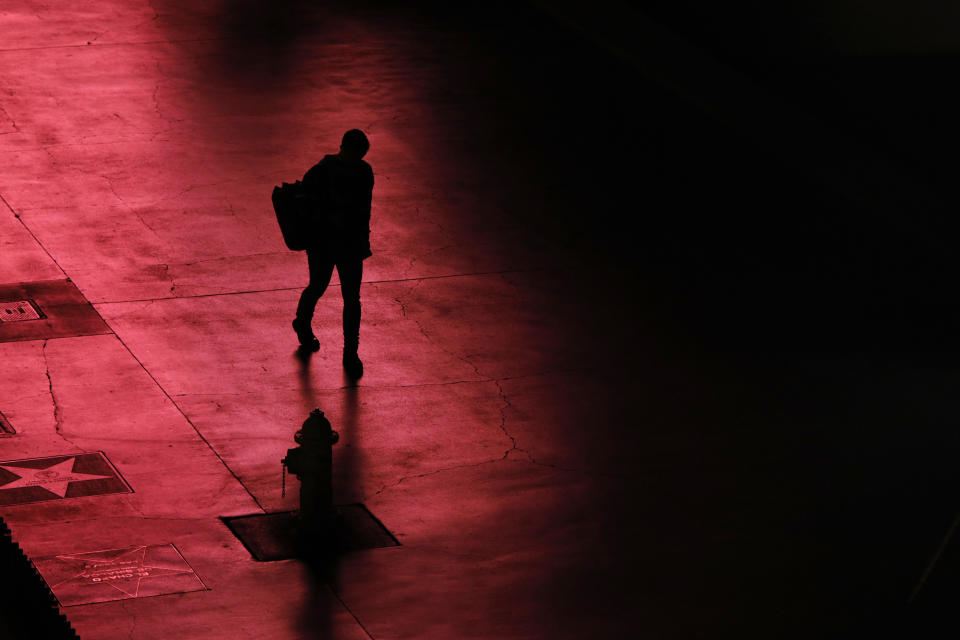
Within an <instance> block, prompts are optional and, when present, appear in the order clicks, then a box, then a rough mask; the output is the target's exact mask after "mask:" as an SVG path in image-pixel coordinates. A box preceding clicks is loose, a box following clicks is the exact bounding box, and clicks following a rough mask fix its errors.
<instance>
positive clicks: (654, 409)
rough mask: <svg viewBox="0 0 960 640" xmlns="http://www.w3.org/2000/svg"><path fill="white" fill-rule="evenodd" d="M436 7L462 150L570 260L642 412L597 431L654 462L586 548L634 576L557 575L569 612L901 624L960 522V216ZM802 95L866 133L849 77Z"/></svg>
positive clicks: (641, 82) (613, 627)
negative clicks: (841, 97) (837, 92)
mask: <svg viewBox="0 0 960 640" xmlns="http://www.w3.org/2000/svg"><path fill="white" fill-rule="evenodd" d="M419 6H421V7H422V8H423V16H424V17H423V19H424V20H426V21H428V22H429V21H431V20H432V21H434V24H435V25H436V28H437V29H441V30H444V31H445V33H447V34H450V33H457V34H458V35H459V36H461V40H460V42H459V47H460V51H461V52H462V55H461V56H459V57H456V58H451V59H450V60H449V62H448V67H447V69H446V71H445V73H446V74H447V75H446V76H445V77H444V78H443V81H444V90H445V91H447V92H453V93H455V94H462V95H463V96H472V97H473V99H468V98H466V97H465V98H464V100H463V102H464V103H465V104H469V105H473V106H472V107H468V108H467V113H465V114H460V115H461V116H462V117H461V118H459V120H461V121H468V122H470V123H471V127H472V131H471V133H472V136H471V137H470V139H469V141H465V142H463V143H462V147H461V146H459V144H458V143H457V142H454V143H452V145H451V147H450V148H446V149H443V150H439V151H438V153H441V154H449V156H450V158H451V159H453V158H456V159H458V160H457V162H464V163H467V162H469V163H472V164H471V165H470V167H471V169H473V170H475V171H478V172H481V173H482V174H483V175H484V176H485V177H487V178H489V180H490V181H491V182H494V183H496V184H497V185H498V186H499V188H501V189H502V193H498V194H497V196H496V197H502V198H503V199H504V201H505V204H504V209H505V210H507V211H510V212H511V214H512V215H515V216H516V218H515V224H517V225H523V226H524V227H525V228H527V229H528V230H529V234H530V237H531V238H533V237H536V238H538V239H540V238H546V239H548V240H549V242H551V243H552V245H553V246H555V247H556V248H557V251H558V252H562V253H564V255H565V256H568V257H567V258H565V259H566V268H567V269H568V271H569V273H564V276H568V278H569V279H568V288H567V295H569V296H570V297H575V298H576V299H577V300H579V301H581V309H582V313H581V314H580V315H579V316H578V319H577V320H576V322H573V321H571V322H570V324H569V326H568V327H567V328H568V329H569V331H570V336H571V338H570V341H571V342H574V341H581V340H583V339H584V338H585V337H586V339H587V340H590V341H591V344H592V345H593V346H594V348H595V350H596V351H597V352H598V353H600V354H602V361H603V362H604V365H605V367H604V368H605V371H604V373H607V374H610V375H611V376H612V378H613V379H612V380H611V386H612V387H613V388H615V389H616V392H617V394H619V395H620V396H621V397H622V398H623V399H624V400H623V401H622V403H615V402H611V403H609V404H608V405H607V408H606V409H605V410H604V411H603V412H602V413H601V414H600V415H596V416H592V417H591V420H590V422H589V424H591V425H596V426H593V427H592V428H595V429H597V430H598V437H603V438H608V439H609V440H608V441H609V442H615V443H616V448H617V455H620V456H624V457H633V459H635V460H636V461H637V463H636V465H637V467H636V470H635V471H633V472H630V473H628V474H626V475H616V474H612V473H611V474H610V475H605V474H596V475H593V476H592V477H591V479H590V480H589V482H590V483H591V487H592V488H593V490H594V491H595V496H596V500H597V504H602V505H603V509H600V508H599V507H597V511H602V514H600V515H598V514H597V512H593V515H594V517H595V518H596V519H595V520H594V521H592V522H588V523H586V524H585V525H584V526H585V527H586V528H587V530H588V533H587V534H585V536H584V538H583V540H582V542H583V544H584V546H585V547H589V548H597V549H603V550H604V554H603V555H604V557H616V558H618V559H619V561H620V564H619V566H617V567H609V566H607V567H596V568H594V569H587V568H583V567H579V568H577V570H576V571H574V572H567V573H564V572H562V571H560V570H557V571H556V572H555V573H549V572H547V573H549V580H550V587H549V589H548V593H549V594H550V597H551V598H553V599H554V600H553V601H554V602H555V603H556V605H557V606H556V607H555V609H556V610H564V609H566V608H568V607H570V606H571V603H573V602H575V601H576V598H577V596H578V595H579V596H581V597H583V598H585V599H589V601H590V602H591V603H592V604H595V605H596V606H597V607H598V608H599V609H598V610H599V611H606V613H607V616H603V615H599V614H598V617H599V618H601V619H603V620H606V623H604V624H607V625H608V628H605V629H604V631H605V632H607V633H609V634H614V635H615V634H616V633H624V632H625V631H626V630H628V629H629V630H632V631H633V632H636V629H637V628H636V627H632V626H631V623H632V622H635V623H638V624H642V625H643V628H644V629H645V630H652V631H655V632H659V633H665V632H667V631H669V633H670V635H667V636H666V637H697V636H698V635H704V636H707V635H710V634H713V633H716V630H717V629H723V630H724V633H729V634H730V635H731V636H732V635H736V634H738V633H739V634H740V637H781V638H807V637H814V636H819V635H823V634H827V635H835V636H837V637H854V636H858V635H860V634H868V633H881V632H883V631H884V630H886V629H889V628H890V626H891V625H895V624H899V623H900V622H901V621H902V619H903V617H904V616H906V615H907V613H908V612H907V610H906V603H907V599H908V597H909V595H910V593H911V591H912V590H913V589H914V587H915V585H916V584H917V581H918V580H919V579H920V577H921V574H922V572H923V570H924V567H925V566H927V563H928V562H929V560H930V558H931V557H932V555H933V554H934V553H935V551H936V549H937V545H938V544H939V542H940V540H941V539H942V538H943V535H944V533H945V531H946V530H947V528H948V527H949V526H950V523H951V521H952V519H953V517H954V515H955V514H954V511H955V506H954V505H955V499H954V495H955V488H956V487H955V485H956V482H955V479H954V475H955V474H954V471H953V469H954V465H955V462H954V461H955V459H956V457H957V454H958V453H960V440H958V437H957V435H956V429H955V428H954V427H953V426H952V422H953V415H954V413H955V411H954V407H953V405H954V395H955V394H954V393H953V391H952V386H953V385H952V377H953V374H952V368H953V367H952V365H951V364H950V362H949V357H950V354H951V353H952V351H953V349H954V348H955V347H956V342H955V341H956V338H955V332H954V331H953V325H954V324H955V323H956V320H957V319H958V318H957V305H956V302H955V301H954V300H953V299H952V297H951V296H950V293H949V292H950V291H951V287H950V282H952V279H953V276H954V273H955V265H954V255H953V251H952V248H951V247H950V243H949V242H945V239H948V238H951V237H953V235H952V231H951V230H952V228H953V225H954V224H955V222H954V221H953V220H952V219H941V218H938V217H937V215H938V214H937V212H936V211H933V210H913V209H912V208H911V207H910V202H909V198H905V199H904V202H903V203H899V204H900V205H902V206H901V207H900V209H898V210H897V213H898V215H899V216H900V217H892V216H889V215H886V214H884V215H880V214H879V213H878V212H877V211H875V210H873V209H872V208H871V207H869V206H866V205H864V204H863V203H862V202H859V201H856V200H854V199H851V197H849V196H848V195H844V194H843V193H841V190H840V189H831V188H830V187H829V186H825V184H824V181H823V180H820V179H818V178H817V176H818V173H819V171H820V167H819V165H818V162H817V158H816V157H804V158H793V157H791V153H792V150H791V149H790V148H784V147H783V146H782V144H781V143H782V140H779V139H776V138H773V139H769V138H767V139H758V138H757V136H755V135H754V134H753V133H752V132H750V131H742V130H734V129H732V128H730V127H728V126H725V125H723V124H721V123H719V122H717V121H716V120H714V119H712V118H711V117H709V116H707V115H705V114H704V113H702V112H700V111H698V110H697V109H695V108H693V107H691V106H690V105H688V104H686V103H684V102H683V101H681V100H680V99H679V98H677V97H676V96H674V95H672V94H671V93H670V92H668V91H666V90H664V89H663V88H661V87H659V86H656V85H654V84H652V83H651V82H650V81H648V80H647V79H646V78H645V77H644V76H643V75H642V74H640V72H639V71H638V70H637V69H636V68H634V67H632V66H631V65H630V64H629V63H627V62H625V61H624V60H621V59H620V58H617V57H614V56H612V55H611V54H609V53H608V52H607V51H606V50H604V49H603V48H602V47H601V46H599V45H597V44H594V43H593V42H591V41H589V40H588V39H586V38H584V37H583V36H581V35H579V34H577V33H575V32H573V31H572V30H570V29H568V28H566V27H563V26H561V25H559V24H557V23H555V22H553V21H551V19H550V18H549V17H547V16H545V15H544V14H541V13H538V12H537V11H535V10H532V9H529V8H517V7H515V6H511V7H510V8H509V9H508V8H506V7H505V6H504V5H498V4H496V3H494V4H487V5H485V6H484V8H483V9H482V10H480V9H477V10H475V11H474V12H469V11H467V10H461V11H460V12H459V13H456V14H454V13H452V12H451V10H447V11H444V10H437V11H436V12H432V13H431V9H433V8H434V7H435V5H433V4H420V5H419ZM744 15H746V17H747V18H751V19H752V18H755V17H756V16H752V14H749V12H748V13H746V14H744ZM751 25H756V23H755V22H754V23H751V22H747V23H746V24H744V25H742V28H744V29H750V28H751ZM795 27H796V29H797V30H798V31H797V33H798V34H801V35H802V31H803V29H804V27H803V25H802V24H798V25H795ZM730 37H731V39H734V38H735V34H731V36H730ZM750 46H751V47H753V49H752V50H751V49H747V50H746V51H741V53H742V54H743V55H745V56H748V57H751V59H752V60H756V61H758V62H761V61H763V60H764V51H763V49H762V48H761V46H760V45H759V44H757V43H751V44H750ZM731 59H732V58H731ZM770 66H771V67H772V66H773V65H770ZM883 70H884V67H882V66H880V67H878V69H877V72H876V76H877V80H876V81H875V82H876V84H877V85H879V84H880V80H879V78H880V77H881V76H882V75H883ZM836 73H837V77H841V76H840V72H839V71H837V72H836ZM786 84H789V82H787V83H786ZM848 92H849V94H850V95H851V96H852V95H854V94H856V90H855V89H852V88H851V89H848ZM799 93H805V98H806V99H807V100H812V99H817V100H819V101H820V102H821V103H822V104H823V105H825V106H824V109H825V113H826V114H827V115H829V116H831V117H832V118H836V119H835V120H832V121H829V122H828V123H827V125H826V126H828V127H830V126H834V124H836V123H841V122H842V119H840V118H839V114H840V112H841V109H840V107H839V105H838V104H836V103H832V100H833V95H832V93H831V89H829V88H828V87H826V86H825V85H817V86H806V87H804V89H803V90H802V91H799ZM904 102H905V103H906V102H907V99H904ZM796 104H799V105H801V106H802V105H803V104H804V103H803V102H802V101H799V100H798V101H796ZM881 119H882V118H881ZM783 126H784V128H785V129H784V138H786V137H788V136H787V133H788V132H787V130H786V128H787V127H789V126H790V125H789V122H785V123H784V124H783ZM837 126H840V128H842V125H840V124H838V125H837ZM828 131H829V128H828ZM861 137H862V138H863V139H864V141H866V142H868V143H876V140H872V134H867V135H866V136H861ZM450 138H451V139H453V140H457V135H456V132H455V131H451V132H450ZM827 138H828V140H829V135H828V136H827ZM822 153H823V154H824V156H826V155H829V154H831V153H837V150H836V149H833V148H829V147H828V148H824V149H822ZM892 155H894V156H896V155H897V154H895V153H894V154H892ZM463 158H468V160H463ZM934 164H936V163H934ZM907 175H909V176H911V177H912V176H913V175H914V173H912V172H911V171H910V170H909V169H907ZM842 179H843V178H842V177H839V178H838V180H840V181H841V182H842ZM841 186H842V185H841ZM940 195H943V194H942V193H941V194H940ZM904 221H906V222H904ZM491 224H493V222H491ZM556 401H557V402H558V403H561V404H563V405H564V406H565V407H569V408H570V409H571V410H574V409H575V407H576V406H578V404H580V403H582V402H583V400H582V399H579V398H575V397H559V394H558V397H557V399H556ZM600 434H602V435H600ZM594 506H596V505H594ZM545 579H548V578H545ZM581 588H582V590H580V589H581ZM583 591H590V594H589V595H587V594H584V593H583ZM598 593H603V594H606V595H607V596H609V597H606V598H602V597H597V598H593V597H592V596H593V595H596V594H598ZM628 601H629V602H632V603H639V604H635V606H636V607H637V608H639V609H640V611H642V612H644V613H645V614H646V618H643V620H642V621H641V620H640V618H642V617H643V616H642V615H641V616H636V615H634V614H633V613H631V609H630V608H629V606H630V605H628V604H627V602H628ZM604 607H607V608H608V609H605V608H604ZM632 610H636V609H632ZM592 620H594V621H595V620H596V619H595V618H594V619H592ZM571 624H575V623H571ZM585 624H586V622H585ZM568 631H569V629H568Z"/></svg>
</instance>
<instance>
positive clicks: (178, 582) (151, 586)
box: [33, 544, 207, 607]
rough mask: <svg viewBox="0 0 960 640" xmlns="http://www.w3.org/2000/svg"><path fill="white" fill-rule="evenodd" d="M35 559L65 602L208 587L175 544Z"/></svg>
mask: <svg viewBox="0 0 960 640" xmlns="http://www.w3.org/2000/svg"><path fill="white" fill-rule="evenodd" d="M33 564H34V566H35V567H36V568H37V570H38V571H39V572H40V575H42V576H43V579H44V580H46V582H47V584H48V585H49V586H50V589H51V590H52V591H53V594H54V595H55V596H57V600H59V601H60V604H61V605H63V606H64V607H72V606H74V605H78V604H91V603H94V602H109V601H111V600H127V599H130V598H146V597H149V596H159V595H164V594H167V593H186V592H188V591H204V590H206V588H207V587H206V585H204V584H203V581H201V580H200V578H199V576H197V574H196V573H194V571H193V568H192V567H191V566H190V565H189V564H188V563H187V561H186V560H185V559H184V557H183V556H182V555H181V554H180V551H178V550H177V548H176V547H174V546H173V545H172V544H163V545H149V546H147V545H143V546H139V547H126V548H124V549H108V550H106V551H93V552H90V553H71V554H64V555H58V556H48V557H44V558H36V559H34V560H33Z"/></svg>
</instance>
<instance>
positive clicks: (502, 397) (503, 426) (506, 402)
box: [491, 379, 536, 462]
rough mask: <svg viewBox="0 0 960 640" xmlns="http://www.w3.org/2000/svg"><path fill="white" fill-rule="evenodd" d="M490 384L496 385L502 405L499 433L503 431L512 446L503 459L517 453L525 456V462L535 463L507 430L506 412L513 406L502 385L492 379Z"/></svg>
mask: <svg viewBox="0 0 960 640" xmlns="http://www.w3.org/2000/svg"><path fill="white" fill-rule="evenodd" d="M491 382H493V383H494V384H495V385H497V391H498V393H499V395H500V400H501V401H502V404H501V405H500V431H503V435H505V436H507V437H508V438H510V442H511V443H512V446H511V447H510V448H509V449H507V450H506V451H505V452H504V453H503V459H504V460H506V459H507V458H508V457H509V456H510V454H511V453H513V452H514V451H517V452H519V453H522V454H524V455H525V456H527V461H529V462H536V460H534V458H533V456H532V455H530V452H529V451H527V450H526V449H522V448H520V446H519V445H518V444H517V439H516V438H515V437H514V436H513V434H511V433H510V432H509V431H508V430H507V410H508V409H510V408H512V407H513V405H512V404H511V403H510V399H509V398H507V394H506V392H505V391H504V390H503V385H502V384H500V382H501V381H500V380H496V379H492V380H491Z"/></svg>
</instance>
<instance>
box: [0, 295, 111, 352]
mask: <svg viewBox="0 0 960 640" xmlns="http://www.w3.org/2000/svg"><path fill="white" fill-rule="evenodd" d="M24 303H29V304H30V305H31V306H32V309H33V310H34V311H35V312H36V317H33V313H32V312H31V311H30V310H29V309H27V308H26V307H25V306H24ZM21 310H22V312H21ZM8 312H9V313H8ZM28 316H29V317H28ZM4 318H5V319H4ZM13 318H18V319H19V320H20V321H13V320H12V319H13ZM0 320H3V321H2V322H0V342H16V341H20V340H44V339H46V338H66V337H69V336H92V335H99V334H105V333H110V327H108V326H107V324H106V323H105V322H104V321H103V318H101V317H100V314H98V313H97V311H96V309H94V308H93V306H92V305H91V304H90V302H89V301H88V300H87V299H86V298H84V297H83V294H82V293H81V292H80V290H79V289H77V287H76V286H75V285H74V284H73V282H71V281H70V280H39V281H37V282H18V283H15V284H2V285H0ZM23 320H31V321H30V322H23Z"/></svg>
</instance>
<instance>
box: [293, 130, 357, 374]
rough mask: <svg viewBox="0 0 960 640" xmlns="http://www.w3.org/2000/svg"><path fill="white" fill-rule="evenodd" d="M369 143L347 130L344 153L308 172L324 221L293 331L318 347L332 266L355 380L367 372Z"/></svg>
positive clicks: (346, 363)
mask: <svg viewBox="0 0 960 640" xmlns="http://www.w3.org/2000/svg"><path fill="white" fill-rule="evenodd" d="M369 149H370V142H369V141H368V140H367V136H365V135H364V133H363V132H362V131H360V130H359V129H351V130H350V131H347V132H346V133H345V134H343V141H342V142H341V143H340V153H338V154H337V155H327V156H324V157H323V160H321V161H320V162H319V163H317V164H316V165H315V166H314V167H312V168H311V169H310V170H309V171H307V173H306V175H304V176H303V183H304V185H305V186H306V188H307V190H308V193H309V194H310V196H311V199H313V200H314V201H315V202H316V206H317V210H318V212H319V214H320V216H321V220H322V224H321V225H320V231H319V233H318V237H317V239H316V243H315V244H314V245H313V246H312V247H310V248H309V249H307V264H308V266H309V268H310V284H308V285H307V288H306V289H304V290H303V294H301V296H300V304H298V305H297V317H296V319H295V320H294V321H293V329H294V331H296V332H297V338H298V339H299V340H300V344H301V345H302V348H304V349H308V350H311V351H316V350H318V349H319V348H320V342H319V340H317V338H316V336H315V335H313V329H312V328H311V326H310V323H311V321H312V320H313V311H314V309H315V308H316V306H317V301H318V300H319V299H320V296H322V295H323V292H324V291H326V290H327V285H329V284H330V277H331V276H332V275H333V268H334V267H336V268H337V273H338V274H339V275H340V294H341V295H342V296H343V367H344V369H346V371H347V374H348V375H350V376H351V377H353V378H359V377H360V376H362V375H363V362H361V361H360V358H359V356H358V355H357V347H358V346H359V342H360V281H361V279H362V277H363V261H364V260H365V259H366V258H369V257H370V256H371V255H373V254H372V253H371V251H370V199H371V197H372V195H373V169H371V168H370V165H369V164H367V163H366V162H365V161H364V160H363V156H364V155H366V153H367V150H369Z"/></svg>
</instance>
